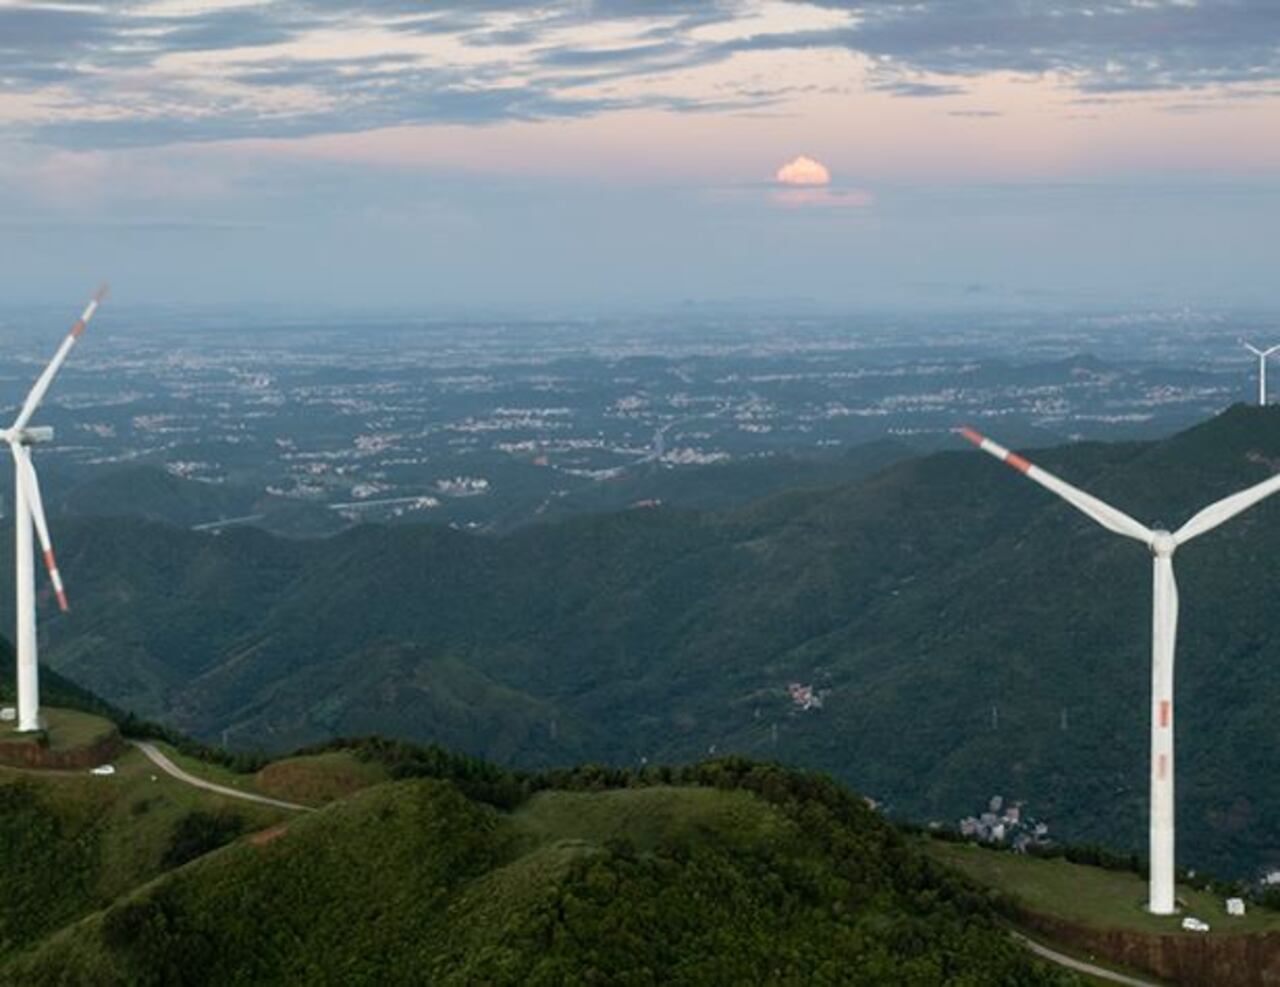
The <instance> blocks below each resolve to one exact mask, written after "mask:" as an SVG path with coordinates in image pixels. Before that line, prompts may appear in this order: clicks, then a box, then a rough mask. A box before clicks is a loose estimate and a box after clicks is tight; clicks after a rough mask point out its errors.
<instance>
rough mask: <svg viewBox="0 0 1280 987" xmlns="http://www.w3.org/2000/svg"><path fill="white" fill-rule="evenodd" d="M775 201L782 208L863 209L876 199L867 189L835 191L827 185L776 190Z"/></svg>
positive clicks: (774, 193)
mask: <svg viewBox="0 0 1280 987" xmlns="http://www.w3.org/2000/svg"><path fill="white" fill-rule="evenodd" d="M772 198H773V201H774V202H775V203H776V204H777V205H780V206H790V207H792V208H797V209H798V208H804V207H805V206H818V207H823V208H827V209H861V208H863V207H865V206H870V205H873V204H874V203H875V197H874V196H873V195H872V194H871V193H870V192H868V191H867V190H866V189H860V188H849V189H833V188H828V187H827V186H825V185H819V186H816V187H815V186H811V187H809V188H784V189H775V190H774V192H773V196H772Z"/></svg>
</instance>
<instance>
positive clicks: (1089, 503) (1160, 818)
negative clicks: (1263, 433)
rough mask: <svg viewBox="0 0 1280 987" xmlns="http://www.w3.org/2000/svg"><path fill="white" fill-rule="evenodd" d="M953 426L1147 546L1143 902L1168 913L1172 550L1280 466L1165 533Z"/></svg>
mask: <svg viewBox="0 0 1280 987" xmlns="http://www.w3.org/2000/svg"><path fill="white" fill-rule="evenodd" d="M960 433H961V434H962V435H963V436H964V437H965V438H966V439H968V440H969V441H970V442H972V443H973V444H974V445H976V446H977V447H978V448H979V449H981V450H982V451H983V452H986V453H990V454H991V455H992V456H995V457H996V458H997V459H999V460H1001V461H1002V462H1004V463H1005V464H1007V465H1009V466H1012V467H1013V468H1014V469H1016V470H1017V471H1018V472H1020V473H1024V474H1026V476H1027V478H1028V479H1031V480H1034V481H1035V482H1036V483H1038V484H1040V486H1042V487H1045V488H1046V489H1048V490H1050V491H1052V492H1053V493H1056V494H1057V495H1058V496H1059V497H1061V498H1062V499H1063V500H1065V501H1066V502H1067V503H1068V504H1070V505H1071V506H1072V507H1074V508H1076V510H1078V511H1080V512H1082V513H1083V514H1085V515H1087V516H1088V517H1091V518H1093V520H1095V521H1097V522H1098V523H1099V524H1100V525H1102V526H1103V527H1104V528H1106V529H1107V530H1109V531H1114V532H1115V533H1116V534H1118V535H1124V536H1125V537H1127V538H1133V539H1136V540H1137V541H1140V542H1142V543H1143V544H1144V545H1146V546H1147V547H1148V548H1149V549H1150V550H1151V555H1152V561H1153V563H1154V580H1153V606H1152V617H1151V626H1152V635H1151V821H1150V824H1151V828H1150V855H1151V885H1150V892H1149V893H1150V897H1149V901H1148V908H1149V909H1150V911H1151V912H1152V913H1153V914H1156V915H1172V914H1173V913H1174V911H1175V908H1174V897H1173V896H1174V807H1173V658H1174V644H1175V641H1176V639H1177V634H1178V586H1177V583H1176V582H1175V581H1174V578H1173V553H1174V552H1175V551H1177V549H1178V548H1179V547H1181V546H1182V545H1185V544H1186V543H1187V542H1189V541H1191V539H1192V538H1196V537H1198V536H1199V535H1202V534H1204V533H1205V532H1207V531H1212V530H1213V529H1214V528H1216V527H1217V526H1218V525H1220V524H1222V523H1223V522H1224V521H1227V520H1230V519H1231V518H1233V517H1235V516H1236V515H1237V514H1239V513H1240V512H1241V511H1243V510H1245V509H1247V508H1249V507H1252V506H1253V505H1254V504H1256V503H1258V501H1260V500H1262V499H1263V498H1265V497H1269V496H1271V494H1273V493H1275V492H1276V491H1277V490H1280V473H1278V474H1276V475H1275V476H1273V477H1271V478H1270V479H1268V480H1263V481H1262V482H1261V483H1258V484H1256V485H1254V486H1252V487H1248V488H1247V489H1245V490H1241V491H1240V492H1239V493H1234V494H1232V495H1231V496H1230V497H1224V498H1223V499H1222V500H1219V501H1217V502H1216V503H1214V504H1210V505H1209V506H1208V507H1206V508H1205V509H1204V510H1202V511H1200V512H1199V513H1197V514H1195V515H1193V516H1192V517H1191V519H1190V520H1189V521H1187V523H1186V524H1184V525H1183V526H1182V527H1181V528H1179V529H1178V530H1177V531H1175V532H1173V533H1172V534H1171V533H1170V532H1168V531H1162V530H1158V529H1157V530H1154V531H1153V530H1151V529H1150V528H1147V527H1146V526H1145V525H1142V524H1139V523H1138V522H1137V521H1135V520H1134V519H1133V518H1131V517H1129V515H1127V514H1124V513H1122V512H1121V511H1118V510H1116V509H1115V508H1114V507H1111V506H1110V505H1108V504H1104V503H1103V502H1102V501H1100V500H1098V499H1097V498H1096V497H1093V496H1091V495H1089V494H1087V493H1085V492H1084V491H1082V490H1078V489H1076V488H1075V487H1073V486H1071V485H1070V484H1069V483H1066V482H1064V481H1063V480H1060V479H1058V477H1056V476H1054V475H1053V474H1052V473H1049V472H1048V471H1046V470H1042V469H1040V468H1039V467H1038V466H1033V465H1032V464H1031V463H1029V462H1028V461H1027V460H1025V459H1023V458H1022V457H1021V456H1019V455H1018V454H1017V453H1013V452H1010V451H1009V450H1008V449H1006V448H1004V446H1001V445H998V444H996V443H995V442H992V441H991V440H990V439H988V438H984V437H983V436H981V435H979V434H978V433H977V432H975V431H974V430H973V429H971V428H962V429H961V430H960Z"/></svg>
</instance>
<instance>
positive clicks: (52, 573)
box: [9, 442, 70, 613]
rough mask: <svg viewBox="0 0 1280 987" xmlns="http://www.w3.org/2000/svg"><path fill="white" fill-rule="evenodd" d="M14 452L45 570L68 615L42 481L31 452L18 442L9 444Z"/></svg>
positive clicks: (15, 464)
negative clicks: (42, 492)
mask: <svg viewBox="0 0 1280 987" xmlns="http://www.w3.org/2000/svg"><path fill="white" fill-rule="evenodd" d="M9 448H10V449H12V450H13V462H14V466H15V468H16V469H17V471H18V482H19V483H21V484H22V492H23V493H24V494H26V497H27V507H28V509H29V510H30V512H31V521H32V523H33V524H34V525H35V527H36V537H37V538H39V539H40V550H41V553H42V554H43V555H44V565H45V568H46V569H48V570H49V582H51V583H53V592H54V593H55V595H56V596H57V597H58V609H60V610H61V611H62V612H63V613H66V612H67V610H68V609H70V608H69V607H68V606H67V593H66V590H65V589H63V586H62V576H61V574H59V572H58V563H57V561H56V560H55V559H54V557H53V542H52V541H50V539H49V523H48V521H47V520H46V519H45V516H44V502H43V501H42V500H41V499H40V481H39V480H37V479H36V470H35V467H34V466H32V465H31V450H29V449H28V448H27V447H26V446H23V445H21V444H19V443H17V442H11V443H9Z"/></svg>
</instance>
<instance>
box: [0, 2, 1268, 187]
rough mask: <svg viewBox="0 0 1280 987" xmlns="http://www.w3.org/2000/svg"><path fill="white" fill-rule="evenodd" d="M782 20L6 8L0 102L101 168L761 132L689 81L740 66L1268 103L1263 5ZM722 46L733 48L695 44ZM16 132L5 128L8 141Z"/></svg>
mask: <svg viewBox="0 0 1280 987" xmlns="http://www.w3.org/2000/svg"><path fill="white" fill-rule="evenodd" d="M788 3H790V4H792V5H794V6H796V7H804V8H806V9H808V10H809V11H812V10H813V9H814V8H825V10H826V13H824V14H823V17H824V18H826V19H827V20H830V25H829V26H821V27H816V28H815V27H811V26H804V27H799V26H797V27H795V28H793V29H788V28H787V23H788V20H787V17H786V16H785V15H779V14H777V12H776V11H775V15H774V16H771V17H763V18H762V17H761V16H760V10H761V5H760V4H759V3H755V2H749V0H715V2H712V0H561V2H554V0H465V2H464V0H439V2H433V3H431V4H424V3H422V2H421V0H290V2H288V3H286V2H283V0H280V2H277V3H262V4H241V5H238V6H227V5H224V4H221V3H219V4H216V5H215V4H213V3H210V4H209V6H208V7H207V8H205V9H201V7H200V6H199V4H198V2H197V0H192V2H188V3H184V4H182V5H181V6H180V7H179V6H178V5H165V6H163V7H157V6H154V5H151V4H147V3H142V2H137V0H119V2H116V3H106V4H104V3H78V2H75V0H62V2H60V3H57V4H51V3H46V2H35V0H9V2H8V3H3V2H0V91H7V92H10V93H20V94H36V98H37V100H38V101H39V104H40V105H41V106H48V107H50V108H51V111H50V112H49V114H48V117H47V119H46V125H44V126H40V127H34V126H31V127H28V129H27V130H26V131H25V133H19V134H18V135H17V136H18V137H19V138H22V137H26V138H28V139H34V140H35V141H37V142H40V143H45V144H55V145H59V146H66V147H111V146H122V145H137V146H145V145H153V144H157V143H170V142H185V141H200V140H216V139H226V138H235V137H242V136H244V137H248V136H279V137H289V136H297V135H303V134H317V133H337V132H349V131H352V130H362V129H371V128H376V127H387V126H396V125H412V124H418V123H440V122H460V123H467V124H489V123H495V122H501V121H505V120H528V119H547V118H560V117H565V116H578V117H583V116H590V115H593V114H599V113H608V112H611V111H614V110H618V109H630V108H635V107H637V106H640V105H645V106H650V107H657V108H664V109H672V110H677V111H696V110H699V109H703V110H724V109H726V108H734V109H738V110H744V111H745V110H753V109H759V108H761V107H764V106H768V105H770V104H771V103H772V102H776V101H777V97H776V96H772V95H770V94H768V93H767V92H766V88H767V87H763V86H762V85H761V79H760V77H758V76H755V77H749V78H743V79H738V80H736V81H725V82H719V83H717V86H716V87H714V88H712V87H705V86H704V87H702V88H698V83H697V82H691V81H690V75H691V70H693V69H695V68H698V67H705V66H710V65H723V64H725V63H730V62H732V61H733V60H734V59H739V58H741V57H743V56H744V55H746V54H747V53H752V52H787V51H794V52H806V51H811V50H827V51H833V50H839V51H849V52H855V53H858V54H859V55H860V56H862V58H863V60H864V61H865V63H866V65H867V70H866V71H867V79H866V86H867V88H868V89H871V90H873V91H878V92H884V93H888V94H890V95H892V96H895V97H902V98H904V99H929V98H937V97H947V96H955V95H958V94H961V93H964V92H965V91H966V90H968V89H971V88H972V87H970V86H969V80H973V79H977V78H979V77H982V76H984V75H988V74H990V73H1013V74H1015V75H1020V76H1028V77H1044V76H1052V78H1053V80H1054V81H1055V82H1056V83H1060V84H1061V85H1063V86H1065V87H1067V88H1071V89H1074V90H1075V91H1076V92H1077V93H1082V94H1124V93H1156V94H1159V93H1182V94H1183V95H1184V96H1188V95H1194V96H1195V99H1194V100H1193V99H1187V98H1181V99H1179V105H1183V106H1185V105H1190V104H1192V103H1194V104H1195V105H1196V106H1200V105H1202V104H1212V103H1216V102H1221V101H1224V100H1229V99H1232V98H1235V96H1236V95H1237V94H1239V93H1242V92H1247V91H1250V90H1254V89H1257V88H1259V87H1272V88H1274V87H1273V85H1272V84H1274V83H1276V82H1277V81H1280V46H1277V45H1276V44H1275V38H1277V37H1280V3H1277V2H1275V0H1215V2H1213V3H1209V2H1200V3H1193V2H1189V0H1113V2H1107V3H1097V4H1087V5H1086V4H1072V3H1067V2H1065V0H1064V2H1054V0H1040V2H1033V0H804V2H803V3H802V2H801V0H777V3H776V4H775V5H774V6H775V7H776V8H777V9H778V10H782V11H785V9H786V8H785V6H784V5H785V4H788ZM766 6H768V5H766ZM175 10H181V11H182V12H181V13H175V12H174V11H175ZM162 11H163V12H162ZM799 23H800V22H797V24H799ZM804 23H805V24H806V25H809V24H812V23H813V22H812V21H811V20H808V21H805V22H804ZM717 24H730V25H733V29H732V30H729V31H727V32H726V31H723V30H721V31H717V30H711V31H707V30H705V28H706V27H707V26H708V25H717ZM824 24H825V21H824ZM338 31H341V32H343V33H344V35H347V36H350V37H351V38H353V39H357V38H363V47H361V48H360V50H359V54H360V55H361V57H365V58H366V59H367V60H366V61H365V62H363V63H362V62H361V61H360V59H359V58H352V59H346V60H342V59H341V57H340V56H341V52H339V53H338V54H337V55H335V48H334V44H333V36H334V35H335V33H336V32H338ZM388 39H399V40H391V41H388ZM400 42H402V44H401V43H400ZM377 45H381V46H382V47H377ZM437 46H439V47H437ZM495 46H498V47H495ZM442 51H444V52H447V54H443V55H442V54H441V52H442ZM372 52H378V53H379V54H377V55H374V54H372ZM459 53H463V54H459ZM272 55H277V56H278V57H276V58H274V59H272V58H271V57H270V56H272ZM250 57H252V59H256V61H254V62H253V64H248V61H249V59H250ZM628 79H631V80H643V91H644V96H643V97H640V96H637V95H635V91H636V88H632V89H631V90H627V89H626V88H625V87H624V86H623V85H622V83H623V82H624V81H625V80H628ZM615 84H616V85H615ZM228 86H230V87H231V88H228ZM638 87H639V84H638V83H637V88H638ZM27 119H31V117H30V116H28V117H27ZM10 122H11V121H8V120H6V119H5V118H4V116H3V115H2V114H0V127H6V128H7V129H10V128H8V127H7V125H8V124H9V123H10ZM13 129H16V128H13ZM780 180H781V179H780Z"/></svg>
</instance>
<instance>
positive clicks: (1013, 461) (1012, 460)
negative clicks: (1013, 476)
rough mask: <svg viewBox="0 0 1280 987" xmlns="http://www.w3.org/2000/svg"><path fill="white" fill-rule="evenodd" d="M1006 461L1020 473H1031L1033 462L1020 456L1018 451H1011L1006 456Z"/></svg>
mask: <svg viewBox="0 0 1280 987" xmlns="http://www.w3.org/2000/svg"><path fill="white" fill-rule="evenodd" d="M1004 461H1005V462H1006V463H1008V464H1009V465H1010V466H1012V467H1013V468H1014V469H1016V470H1017V471H1018V472H1019V473H1029V472H1030V471H1031V464H1030V463H1029V462H1027V461H1026V460H1025V459H1023V458H1022V457H1021V456H1019V455H1018V454H1017V453H1016V452H1011V453H1009V455H1007V456H1005V457H1004Z"/></svg>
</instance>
